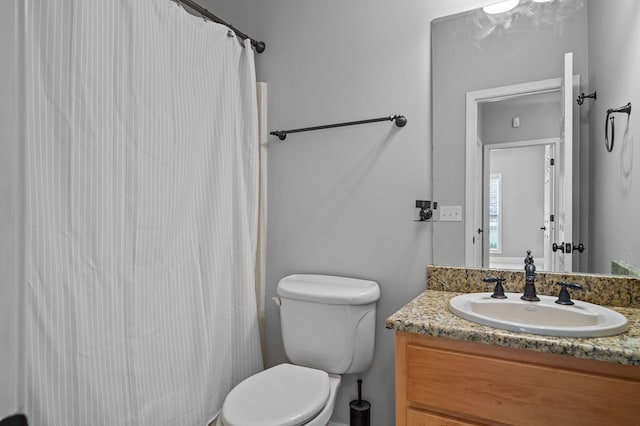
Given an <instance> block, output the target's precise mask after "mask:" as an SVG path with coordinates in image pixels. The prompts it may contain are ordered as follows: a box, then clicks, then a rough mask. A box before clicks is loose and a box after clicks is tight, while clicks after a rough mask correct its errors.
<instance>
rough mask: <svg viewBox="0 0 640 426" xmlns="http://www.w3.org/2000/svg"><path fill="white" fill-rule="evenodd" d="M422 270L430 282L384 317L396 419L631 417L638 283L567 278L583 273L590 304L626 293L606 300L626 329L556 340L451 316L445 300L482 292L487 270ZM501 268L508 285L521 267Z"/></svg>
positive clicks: (636, 379) (638, 389) (471, 421)
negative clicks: (392, 339) (389, 334)
mask: <svg viewBox="0 0 640 426" xmlns="http://www.w3.org/2000/svg"><path fill="white" fill-rule="evenodd" d="M429 268H430V269H429V272H428V274H429V276H430V279H429V282H428V284H427V287H428V288H429V290H426V291H425V292H424V293H422V294H420V295H419V296H418V297H416V298H415V299H414V300H413V301H411V302H410V303H408V304H407V305H406V306H404V307H403V308H402V309H401V310H399V311H398V312H396V313H395V314H394V315H392V316H391V317H389V318H388V319H387V321H386V326H387V328H390V329H394V330H395V332H396V425H398V426H400V425H414V426H418V425H419V426H424V425H498V424H518V425H521V424H522V425H527V424H528V425H541V424H562V425H571V424H575V425H589V424H593V425H604V424H607V425H608V424H610V425H632V424H633V425H635V424H638V419H640V309H639V306H638V305H637V304H636V302H637V301H636V297H635V291H637V290H640V289H638V288H636V286H638V285H640V281H638V280H630V281H625V282H622V284H621V283H618V282H616V283H614V285H615V289H614V290H613V292H614V293H615V294H610V293H607V292H606V291H605V290H603V289H602V288H600V287H599V286H600V285H601V284H602V286H603V287H607V283H599V282H593V281H589V280H592V277H587V278H581V277H577V278H576V277H572V278H576V279H577V280H578V281H579V280H582V283H583V284H584V286H585V288H586V292H585V294H586V295H587V298H591V300H590V301H591V302H592V303H597V301H596V300H595V297H596V293H598V292H600V293H602V297H603V298H604V299H605V300H608V301H609V302H611V300H618V299H620V300H626V301H627V303H626V306H611V303H610V307H612V309H614V310H616V311H617V312H620V313H621V314H623V315H625V316H626V317H627V319H628V321H629V325H630V327H629V330H628V331H627V332H626V333H624V334H620V335H615V336H609V337H598V338H565V337H549V336H542V335H533V334H527V333H516V332H511V331H505V330H499V329H496V328H492V327H488V326H484V325H479V324H476V323H473V322H469V321H466V320H464V319H462V318H459V317H457V316H455V315H453V314H452V313H451V312H450V311H449V309H448V303H449V300H450V299H451V298H452V297H454V296H456V295H458V294H461V293H464V292H469V291H486V288H482V287H481V288H478V286H477V284H476V282H477V281H476V279H477V276H481V275H483V274H487V271H486V270H484V271H483V270H472V271H471V272H470V270H466V269H464V268H458V270H455V268H440V267H429ZM458 273H459V274H460V275H459V276H457V274H458ZM452 274H453V275H452ZM510 274H513V276H511V277H510V278H511V280H510V281H512V283H511V284H510V286H509V290H510V291H514V290H515V288H516V287H518V286H520V285H521V283H520V282H518V279H519V277H520V275H522V273H510ZM476 275H477V276H476ZM548 275H550V276H547V277H546V279H549V280H550V281H552V280H554V279H556V278H557V277H554V276H551V274H548ZM540 277H541V282H540V286H539V287H540V290H542V291H539V293H542V292H544V291H545V290H547V287H548V291H547V292H548V293H549V294H552V292H551V290H552V287H551V286H550V285H547V286H545V284H546V283H545V276H544V275H543V274H540ZM447 283H449V284H447ZM609 284H611V283H609ZM623 284H629V285H630V286H631V288H623ZM446 287H449V288H446ZM432 288H436V289H437V290H433V289H432ZM520 288H521V287H520ZM450 290H453V291H450ZM553 290H555V289H553ZM556 291H557V290H556ZM575 297H576V298H578V297H579V295H576V296H575ZM620 304H622V302H621V303H620Z"/></svg>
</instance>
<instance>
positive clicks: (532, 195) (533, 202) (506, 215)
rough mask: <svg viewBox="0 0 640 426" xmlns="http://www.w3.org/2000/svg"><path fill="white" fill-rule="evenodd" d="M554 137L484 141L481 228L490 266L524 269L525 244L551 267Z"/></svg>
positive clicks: (544, 265) (540, 262)
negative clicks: (511, 141)
mask: <svg viewBox="0 0 640 426" xmlns="http://www.w3.org/2000/svg"><path fill="white" fill-rule="evenodd" d="M556 143H557V139H556V140H554V139H542V140H536V141H522V142H514V143H505V144H491V145H485V150H484V151H485V164H486V168H485V170H486V172H487V173H486V175H485V179H484V190H483V193H484V205H485V206H486V207H485V208H483V211H484V212H485V216H486V217H485V218H484V223H485V229H486V230H487V234H488V235H487V245H488V250H487V252H488V253H487V254H488V258H489V265H488V266H489V267H490V268H498V269H514V270H520V269H522V262H523V255H522V253H525V252H526V251H527V250H531V251H532V252H533V253H537V254H538V257H537V259H536V264H537V266H538V268H540V270H549V269H551V265H550V264H549V263H550V262H551V244H552V242H551V235H552V231H553V230H552V226H553V223H550V222H549V220H548V219H549V216H550V214H551V212H552V211H553V200H554V190H553V181H554V179H553V168H552V166H551V165H550V159H551V158H553V157H554V155H553V152H554V150H555V144H556Z"/></svg>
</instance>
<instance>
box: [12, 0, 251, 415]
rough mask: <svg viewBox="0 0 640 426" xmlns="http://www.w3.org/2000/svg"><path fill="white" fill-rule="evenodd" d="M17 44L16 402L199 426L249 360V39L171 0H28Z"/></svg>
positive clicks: (54, 411) (247, 369)
mask: <svg viewBox="0 0 640 426" xmlns="http://www.w3.org/2000/svg"><path fill="white" fill-rule="evenodd" d="M247 45H248V43H247ZM24 53H25V63H24V67H25V107H26V108H25V109H26V110H25V122H24V125H25V138H26V143H25V161H26V171H25V180H26V182H25V185H26V196H25V214H26V216H25V223H26V240H25V252H26V256H25V268H26V279H27V283H26V292H25V321H24V328H25V342H24V364H25V370H26V377H25V381H26V385H25V395H24V409H25V411H26V413H27V414H28V416H29V418H30V421H31V423H32V424H33V425H36V426H38V425H61V426H73V425H82V426H94V425H131V426H134V425H135V426H138V425H154V426H157V425H203V424H204V423H205V422H206V421H207V420H208V419H210V418H211V417H212V416H213V415H214V414H215V413H216V412H217V411H218V410H219V409H220V408H221V405H222V402H223V400H224V397H225V395H226V394H227V392H228V391H229V390H230V389H231V388H232V386H234V385H235V384H236V383H237V382H239V381H240V380H242V379H243V378H245V377H246V376H248V375H250V374H252V373H254V372H256V371H258V370H259V369H261V367H262V359H261V355H260V346H259V332H258V321H257V313H256V299H255V288H254V274H255V272H254V267H255V252H256V232H257V231H256V227H257V211H258V210H257V209H258V137H257V107H256V93H255V90H256V89H255V69H254V62H253V52H252V50H251V48H243V47H242V46H241V45H240V43H239V41H238V40H237V39H236V38H235V37H233V36H232V34H231V33H229V31H228V29H227V28H225V27H223V26H220V25H217V24H214V23H211V22H205V21H204V20H203V19H202V18H200V17H195V16H192V15H189V14H187V13H186V12H185V11H184V10H183V9H182V8H181V7H179V6H177V5H176V4H175V3H174V2H172V1H169V0H110V1H105V0H82V1H69V0H26V1H25V3H24Z"/></svg>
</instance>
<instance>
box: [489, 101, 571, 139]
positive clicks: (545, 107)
mask: <svg viewBox="0 0 640 426" xmlns="http://www.w3.org/2000/svg"><path fill="white" fill-rule="evenodd" d="M478 109H479V110H481V111H482V116H480V115H479V117H478V120H481V121H482V130H479V134H480V135H482V136H481V139H482V143H484V144H494V143H501V142H518V141H526V140H533V139H545V138H557V137H560V126H561V123H560V113H561V111H560V92H552V93H545V94H541V95H528V96H521V97H517V98H512V99H507V100H502V101H499V102H484V103H481V104H480V107H479V108H478ZM513 117H520V127H512V124H511V119H512V118H513Z"/></svg>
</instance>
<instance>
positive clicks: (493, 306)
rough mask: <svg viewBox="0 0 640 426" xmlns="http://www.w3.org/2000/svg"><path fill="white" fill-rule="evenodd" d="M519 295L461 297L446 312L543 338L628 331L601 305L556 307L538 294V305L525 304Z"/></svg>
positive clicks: (621, 319)
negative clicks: (494, 297) (498, 297)
mask: <svg viewBox="0 0 640 426" xmlns="http://www.w3.org/2000/svg"><path fill="white" fill-rule="evenodd" d="M521 295H522V294H520V293H506V296H507V298H506V299H493V298H491V293H468V294H462V295H460V296H456V297H453V298H452V299H451V300H450V301H449V309H450V310H451V312H452V313H454V314H455V315H457V316H459V317H461V318H464V319H466V320H469V321H472V322H475V323H478V324H482V325H488V326H490V327H496V328H501V329H503V330H509V331H517V332H521V333H532V334H541V335H544V336H561V337H603V336H612V335H614V334H620V333H624V332H625V331H627V330H628V329H629V324H628V323H627V319H626V318H625V317H624V315H622V314H620V313H618V312H615V311H612V310H611V309H608V308H605V307H603V306H598V305H594V304H592V303H587V302H581V301H579V300H574V302H575V305H559V304H557V303H555V301H556V300H557V299H558V298H557V297H552V296H543V295H538V297H539V298H540V301H539V302H526V301H524V300H521V299H520V296H521Z"/></svg>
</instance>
